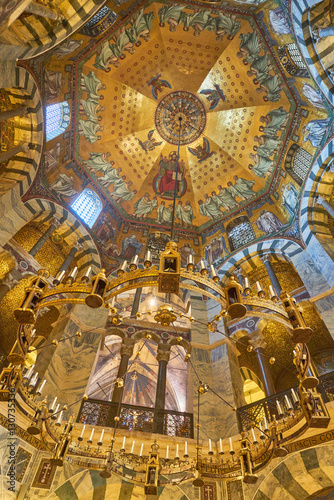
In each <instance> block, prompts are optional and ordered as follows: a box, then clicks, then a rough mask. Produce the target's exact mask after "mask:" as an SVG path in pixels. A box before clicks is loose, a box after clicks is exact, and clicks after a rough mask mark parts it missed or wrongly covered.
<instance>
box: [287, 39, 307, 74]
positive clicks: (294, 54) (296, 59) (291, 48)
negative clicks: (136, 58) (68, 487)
mask: <svg viewBox="0 0 334 500" xmlns="http://www.w3.org/2000/svg"><path fill="white" fill-rule="evenodd" d="M286 47H287V49H288V52H289V56H290V57H291V60H292V61H293V63H294V64H295V66H297V68H299V69H306V66H305V63H304V61H303V58H302V56H301V55H300V52H299V49H298V47H297V45H296V44H295V43H288V44H287V46H286Z"/></svg>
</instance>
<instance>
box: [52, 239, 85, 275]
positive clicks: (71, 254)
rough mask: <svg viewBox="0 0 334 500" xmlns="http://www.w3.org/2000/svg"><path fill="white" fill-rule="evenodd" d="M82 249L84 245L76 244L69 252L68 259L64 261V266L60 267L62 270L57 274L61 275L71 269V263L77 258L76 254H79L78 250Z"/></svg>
mask: <svg viewBox="0 0 334 500" xmlns="http://www.w3.org/2000/svg"><path fill="white" fill-rule="evenodd" d="M81 248H82V245H81V244H80V243H76V244H75V245H74V246H73V247H72V248H71V250H70V251H69V254H68V255H67V257H66V259H65V260H64V262H63V263H62V265H61V266H60V268H59V269H58V271H57V273H56V274H58V273H61V272H62V271H65V272H66V271H67V269H68V268H69V267H70V265H71V263H72V260H73V259H74V257H75V254H76V253H77V251H78V250H80V249H81Z"/></svg>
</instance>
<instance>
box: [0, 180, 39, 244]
mask: <svg viewBox="0 0 334 500" xmlns="http://www.w3.org/2000/svg"><path fill="white" fill-rule="evenodd" d="M31 217H32V214H31V212H29V210H27V209H26V207H25V206H24V204H23V203H22V201H21V198H20V192H19V186H18V185H17V186H15V187H14V188H13V189H12V190H11V191H7V193H5V194H4V195H3V196H1V197H0V245H1V246H3V245H5V244H6V243H7V242H8V241H9V240H10V239H11V238H12V237H13V236H14V235H15V234H16V233H17V231H19V230H20V229H21V227H23V226H24V225H25V224H26V223H27V222H28V221H29V220H30V219H31Z"/></svg>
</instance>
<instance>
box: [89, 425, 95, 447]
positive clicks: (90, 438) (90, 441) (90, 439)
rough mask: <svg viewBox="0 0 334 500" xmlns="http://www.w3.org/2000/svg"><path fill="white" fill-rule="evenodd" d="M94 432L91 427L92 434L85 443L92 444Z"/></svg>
mask: <svg viewBox="0 0 334 500" xmlns="http://www.w3.org/2000/svg"><path fill="white" fill-rule="evenodd" d="M94 431H95V428H94V427H93V429H92V432H91V434H90V437H89V439H88V441H87V443H89V444H92V442H93V436H94Z"/></svg>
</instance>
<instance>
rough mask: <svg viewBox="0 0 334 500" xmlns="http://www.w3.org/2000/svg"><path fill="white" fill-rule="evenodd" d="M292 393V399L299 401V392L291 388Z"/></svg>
mask: <svg viewBox="0 0 334 500" xmlns="http://www.w3.org/2000/svg"><path fill="white" fill-rule="evenodd" d="M291 395H292V401H293V402H294V403H295V404H296V403H299V398H298V396H297V394H296V393H295V391H294V389H291Z"/></svg>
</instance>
